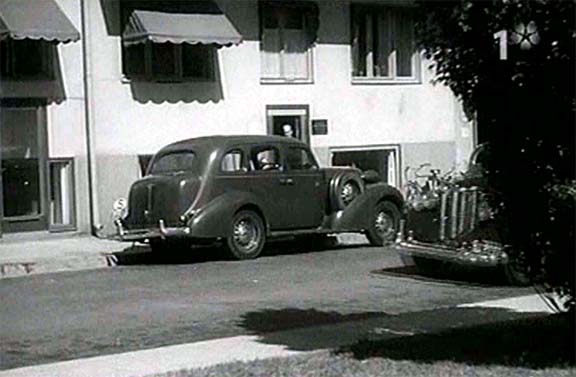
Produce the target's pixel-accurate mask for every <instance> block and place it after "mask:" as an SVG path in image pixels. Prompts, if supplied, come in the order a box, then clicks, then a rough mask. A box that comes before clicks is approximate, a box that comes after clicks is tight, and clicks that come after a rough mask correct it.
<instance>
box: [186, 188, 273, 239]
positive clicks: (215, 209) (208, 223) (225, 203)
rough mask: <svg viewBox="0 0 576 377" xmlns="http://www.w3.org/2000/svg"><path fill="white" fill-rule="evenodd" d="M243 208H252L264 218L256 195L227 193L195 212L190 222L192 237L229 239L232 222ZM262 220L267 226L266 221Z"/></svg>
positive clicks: (237, 192) (235, 192)
mask: <svg viewBox="0 0 576 377" xmlns="http://www.w3.org/2000/svg"><path fill="white" fill-rule="evenodd" d="M241 208H251V209H253V210H255V211H256V212H258V213H259V215H261V216H263V214H262V211H261V208H264V207H263V205H262V202H261V200H259V199H258V197H256V196H255V195H254V194H252V193H250V192H244V191H231V192H227V193H225V194H222V195H220V196H218V197H217V198H215V199H214V200H212V201H210V202H208V203H207V204H206V205H205V206H203V207H201V208H199V209H197V210H196V211H195V212H194V215H193V216H192V218H191V219H190V221H189V226H190V236H191V237H194V238H220V237H227V236H228V235H229V232H230V229H231V228H230V221H232V217H233V216H234V214H235V213H236V212H237V211H238V210H240V209H241ZM262 220H263V221H264V223H265V224H266V219H265V218H263V219H262Z"/></svg>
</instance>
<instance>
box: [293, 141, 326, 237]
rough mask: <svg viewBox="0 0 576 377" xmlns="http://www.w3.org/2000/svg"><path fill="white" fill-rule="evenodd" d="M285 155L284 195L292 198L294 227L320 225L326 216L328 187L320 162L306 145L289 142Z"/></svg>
mask: <svg viewBox="0 0 576 377" xmlns="http://www.w3.org/2000/svg"><path fill="white" fill-rule="evenodd" d="M284 156H285V164H284V165H285V169H284V172H285V175H284V182H285V187H286V190H285V195H286V198H287V199H288V200H289V201H290V209H289V212H288V215H289V216H290V218H291V219H292V221H293V224H294V226H293V228H314V227H318V226H320V224H321V223H322V219H323V217H324V204H325V202H326V190H325V187H324V185H323V183H322V182H323V180H322V177H323V176H322V173H321V172H320V170H319V168H318V164H317V162H316V160H315V158H314V156H313V155H312V153H311V152H310V150H309V149H308V148H306V147H303V146H299V145H291V144H287V145H285V146H284Z"/></svg>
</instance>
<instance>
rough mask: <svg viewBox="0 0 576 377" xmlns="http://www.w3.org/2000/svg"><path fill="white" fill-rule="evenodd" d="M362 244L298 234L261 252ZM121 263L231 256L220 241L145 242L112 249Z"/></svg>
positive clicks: (320, 249) (285, 252)
mask: <svg viewBox="0 0 576 377" xmlns="http://www.w3.org/2000/svg"><path fill="white" fill-rule="evenodd" d="M358 247H364V245H338V244H337V242H335V240H330V241H328V242H326V243H317V242H306V240H302V239H299V238H296V239H290V240H280V241H276V240H274V241H271V242H268V243H266V245H265V247H264V250H263V251H262V254H261V256H275V255H291V254H305V253H313V252H325V251H330V250H338V249H350V248H358ZM114 257H115V258H116V264H117V265H120V266H131V265H155V264H193V263H203V262H213V261H224V260H231V259H232V258H231V256H230V254H229V253H228V252H227V250H226V249H225V248H224V247H223V246H222V245H220V244H212V245H205V246H204V245H194V246H191V247H174V248H173V249H170V250H168V252H167V253H163V254H158V253H153V252H152V250H151V249H150V247H149V246H148V245H140V244H134V245H133V246H131V247H128V248H126V249H124V250H123V251H122V252H119V253H114Z"/></svg>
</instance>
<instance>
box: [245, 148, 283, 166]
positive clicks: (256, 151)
mask: <svg viewBox="0 0 576 377" xmlns="http://www.w3.org/2000/svg"><path fill="white" fill-rule="evenodd" d="M250 169H251V170H255V171H262V170H282V165H281V163H280V153H279V152H278V149H277V148H275V147H265V148H252V150H251V151H250Z"/></svg>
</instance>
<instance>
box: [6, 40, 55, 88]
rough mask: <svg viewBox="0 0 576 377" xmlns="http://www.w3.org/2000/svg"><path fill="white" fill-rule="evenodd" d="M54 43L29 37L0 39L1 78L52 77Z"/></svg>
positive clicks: (45, 78)
mask: <svg viewBox="0 0 576 377" xmlns="http://www.w3.org/2000/svg"><path fill="white" fill-rule="evenodd" d="M55 48H56V45H55V44H52V43H49V42H46V41H37V40H30V39H22V40H13V39H9V38H8V39H5V40H1V41H0V77H1V78H2V79H14V80H30V79H44V80H47V79H52V78H53V71H52V57H53V54H54V49H55Z"/></svg>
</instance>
